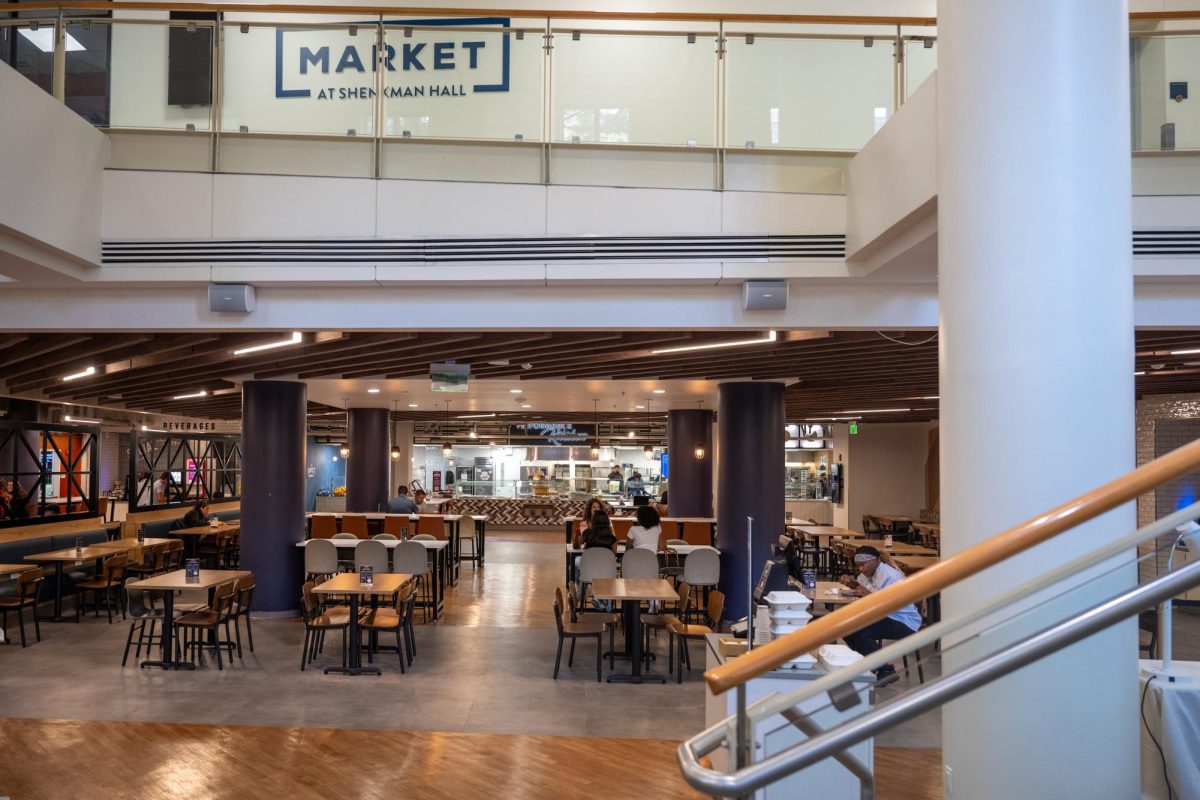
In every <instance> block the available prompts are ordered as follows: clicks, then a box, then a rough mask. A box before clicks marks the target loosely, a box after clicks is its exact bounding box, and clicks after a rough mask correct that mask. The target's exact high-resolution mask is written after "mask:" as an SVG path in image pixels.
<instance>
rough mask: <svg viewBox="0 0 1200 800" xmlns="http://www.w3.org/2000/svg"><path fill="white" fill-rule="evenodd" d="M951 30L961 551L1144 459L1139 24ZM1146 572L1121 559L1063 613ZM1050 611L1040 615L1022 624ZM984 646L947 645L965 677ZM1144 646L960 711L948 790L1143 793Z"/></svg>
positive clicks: (944, 252)
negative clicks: (1137, 215) (1140, 421)
mask: <svg viewBox="0 0 1200 800" xmlns="http://www.w3.org/2000/svg"><path fill="white" fill-rule="evenodd" d="M938 26H939V27H938V50H939V53H938V61H939V63H938V71H937V81H938V85H937V101H938V112H937V113H938V120H937V136H938V142H937V144H938V162H937V167H938V248H939V249H938V265H939V275H938V295H939V306H940V309H941V311H940V313H941V321H940V330H941V337H940V346H941V385H940V394H941V482H942V485H941V503H942V531H943V534H942V536H943V538H942V547H943V551H944V554H952V553H954V552H957V551H960V550H962V549H964V548H966V547H968V546H970V545H972V544H975V543H977V542H979V541H982V540H984V539H986V538H988V537H990V536H992V535H994V534H996V533H998V532H999V531H1001V530H1004V529H1005V528H1008V527H1010V526H1012V525H1014V524H1016V523H1019V522H1021V521H1023V520H1025V519H1029V518H1032V517H1035V516H1036V515H1037V514H1039V513H1040V512H1043V511H1045V510H1047V509H1049V508H1051V507H1053V506H1055V505H1057V504H1058V503H1060V502H1062V501H1063V500H1066V499H1068V498H1070V497H1072V496H1075V495H1077V494H1080V493H1082V492H1084V491H1086V490H1087V489H1090V488H1092V487H1094V486H1096V485H1098V484H1100V483H1103V482H1105V481H1107V480H1110V479H1112V478H1113V477H1115V476H1117V475H1119V474H1121V473H1123V472H1126V471H1127V470H1129V469H1132V468H1133V466H1134V387H1133V353H1134V346H1133V278H1132V255H1131V199H1130V193H1131V186H1130V170H1131V160H1130V119H1129V74H1128V72H1129V68H1128V65H1129V40H1128V28H1129V19H1128V8H1127V6H1126V4H1125V3H1124V2H1101V3H1097V2H1095V0H1051V2H1045V1H1044V0H1042V1H1041V2H1038V1H1036V0H1005V2H980V0H940V2H939V3H938ZM1134 527H1135V516H1134V509H1133V507H1132V506H1128V507H1126V508H1123V509H1120V510H1118V511H1115V512H1113V513H1110V514H1108V515H1106V516H1105V517H1104V518H1102V519H1100V520H1098V521H1096V522H1094V523H1091V524H1088V525H1086V526H1084V527H1083V528H1081V529H1078V530H1076V531H1074V532H1072V533H1070V534H1066V535H1064V536H1061V537H1059V538H1058V539H1057V540H1056V541H1054V542H1051V543H1047V544H1045V545H1043V546H1041V547H1039V548H1037V549H1036V550H1035V551H1033V552H1032V553H1029V554H1026V556H1025V557H1023V558H1019V559H1016V560H1014V561H1013V562H1010V563H1008V564H1006V565H1003V566H1000V567H997V568H994V569H992V570H989V571H987V572H985V573H984V574H983V575H981V576H979V577H977V578H975V579H972V580H970V581H968V582H966V583H964V584H962V585H960V586H959V587H957V588H955V589H954V590H952V591H949V592H946V593H945V594H944V597H943V614H944V615H945V616H953V615H957V614H959V613H961V612H962V611H964V610H967V609H970V608H972V607H977V606H979V605H981V604H982V603H983V602H984V601H985V600H987V599H988V598H991V597H994V596H996V595H998V594H1000V593H1002V592H1004V591H1007V590H1008V589H1010V588H1012V587H1014V586H1016V585H1018V584H1020V583H1021V582H1022V581H1024V580H1026V579H1027V578H1029V577H1030V576H1031V575H1033V574H1036V573H1039V572H1043V571H1045V570H1047V569H1049V568H1051V567H1053V566H1055V565H1058V564H1061V563H1063V562H1066V561H1068V560H1070V559H1072V558H1073V557H1075V556H1077V555H1079V554H1081V553H1083V552H1084V551H1086V550H1088V549H1091V548H1094V547H1096V546H1098V545H1099V544H1101V543H1103V542H1105V541H1108V540H1111V539H1113V538H1115V537H1117V536H1119V535H1122V534H1125V533H1128V532H1129V531H1131V530H1132V529H1133V528H1134ZM1136 577H1137V576H1136V572H1135V570H1134V569H1133V568H1132V567H1129V568H1124V569H1122V570H1120V571H1119V572H1118V574H1116V575H1114V576H1111V577H1109V578H1106V579H1105V580H1104V581H1103V582H1102V583H1101V585H1089V586H1087V587H1085V588H1082V589H1081V590H1080V591H1079V592H1077V593H1076V594H1075V595H1072V597H1071V599H1070V600H1068V601H1063V602H1060V603H1058V604H1057V606H1056V607H1057V608H1062V607H1063V606H1064V605H1067V604H1072V605H1073V607H1083V606H1087V605H1091V604H1093V603H1095V602H1097V601H1099V600H1101V599H1103V598H1105V597H1107V596H1110V595H1111V594H1113V593H1114V592H1116V591H1118V590H1119V589H1120V588H1122V587H1127V586H1130V585H1133V584H1134V583H1135V582H1136ZM1048 621H1049V620H1048V619H1047V615H1046V613H1045V612H1041V613H1040V614H1039V615H1038V618H1037V619H1035V620H1032V621H1031V623H1030V624H1027V625H1024V626H1022V628H1021V630H1022V632H1024V633H1028V632H1029V631H1031V630H1033V629H1035V628H1037V627H1040V626H1042V625H1045V624H1046V623H1047V622H1048ZM1034 623H1036V624H1034ZM1011 633H1012V632H1011V631H1006V632H1005V633H1004V634H1001V636H1000V637H997V636H996V635H995V634H992V635H989V636H988V637H987V639H988V640H989V642H990V643H991V645H992V646H995V642H997V641H1003V636H1005V635H1011ZM946 644H947V645H949V644H950V643H949V642H947V643H946ZM978 648H979V646H978V644H977V643H971V644H967V645H964V646H962V647H961V649H951V650H950V651H949V652H947V653H946V657H945V658H946V663H947V668H948V669H953V668H955V667H956V666H959V665H961V664H963V663H965V662H967V661H969V660H971V659H972V658H974V657H975V656H976V655H978V653H979V652H980V650H979V649H978ZM1137 652H1138V651H1137V640H1136V627H1135V625H1134V624H1133V623H1128V624H1125V625H1122V626H1120V627H1119V628H1118V629H1112V630H1110V631H1108V632H1106V633H1103V634H1100V635H1097V636H1095V637H1092V638H1091V639H1089V640H1087V641H1085V642H1081V643H1080V644H1078V645H1076V646H1074V647H1071V648H1069V649H1066V650H1064V651H1062V652H1060V653H1058V654H1056V655H1055V656H1053V657H1051V658H1049V659H1046V660H1043V661H1041V662H1039V663H1037V664H1034V665H1031V666H1029V667H1027V668H1025V669H1023V670H1021V671H1019V672H1017V673H1015V674H1013V675H1011V676H1009V677H1007V678H1005V679H1004V680H1002V681H999V682H997V683H995V684H993V685H992V686H990V687H987V688H985V689H982V690H979V691H977V692H974V693H973V694H971V695H969V696H967V697H965V698H963V699H961V700H958V701H956V702H954V703H953V704H951V705H950V706H948V707H947V708H945V709H944V711H943V754H944V761H945V767H946V769H947V773H948V774H947V775H946V780H945V783H946V789H947V791H946V797H948V798H968V799H969V800H988V799H989V798H1004V799H1005V800H1009V799H1010V798H1022V800H1032V799H1034V798H1062V797H1087V798H1130V797H1136V796H1137V795H1138V785H1139V780H1138V716H1137Z"/></svg>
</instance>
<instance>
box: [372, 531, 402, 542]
mask: <svg viewBox="0 0 1200 800" xmlns="http://www.w3.org/2000/svg"><path fill="white" fill-rule="evenodd" d="M397 538H398V537H396V536H392V535H391V534H390V533H377V534H375V535H374V536H372V537H371V539H372V540H374V541H376V542H394V541H396V539H397Z"/></svg>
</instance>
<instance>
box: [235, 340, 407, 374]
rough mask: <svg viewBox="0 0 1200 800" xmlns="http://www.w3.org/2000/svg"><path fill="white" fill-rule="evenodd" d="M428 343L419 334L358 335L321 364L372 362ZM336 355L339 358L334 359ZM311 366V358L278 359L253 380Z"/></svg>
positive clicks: (329, 353) (259, 371)
mask: <svg viewBox="0 0 1200 800" xmlns="http://www.w3.org/2000/svg"><path fill="white" fill-rule="evenodd" d="M427 343H428V340H427V339H422V338H421V335H420V334H416V333H402V334H394V333H393V334H359V333H355V334H350V336H349V339H348V340H347V341H346V342H345V343H344V344H343V345H342V346H340V347H338V348H337V349H336V350H330V351H328V352H326V353H325V357H323V358H322V360H321V362H322V364H329V365H333V364H337V363H341V362H355V361H361V360H370V359H372V358H380V357H383V356H386V355H387V354H388V353H393V352H397V353H398V352H402V351H404V350H411V349H413V348H414V347H422V346H425V345H426V344H427ZM363 350H371V352H370V353H368V354H365V355H364V354H363V353H362V352H361V351H363ZM335 353H336V354H338V355H337V356H336V357H333V356H334V354H335ZM310 366H312V357H311V355H299V356H295V357H292V358H285V359H279V360H277V361H275V362H274V363H272V364H271V365H270V366H269V367H267V368H266V369H262V370H258V371H256V372H255V373H254V377H255V378H256V379H263V378H275V377H279V376H280V375H291V374H293V373H295V372H298V371H300V370H301V369H304V368H306V367H310Z"/></svg>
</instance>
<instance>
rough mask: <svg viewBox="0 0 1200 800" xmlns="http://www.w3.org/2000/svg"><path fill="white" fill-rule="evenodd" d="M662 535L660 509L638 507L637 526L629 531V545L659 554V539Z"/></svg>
mask: <svg viewBox="0 0 1200 800" xmlns="http://www.w3.org/2000/svg"><path fill="white" fill-rule="evenodd" d="M661 535H662V525H661V520H660V519H659V517H658V509H656V508H654V506H638V509H637V525H634V526H633V527H632V528H630V529H629V543H630V544H631V545H632V546H634V547H642V548H645V549H646V550H651V551H653V552H655V553H657V552H658V538H659V537H660V536H661Z"/></svg>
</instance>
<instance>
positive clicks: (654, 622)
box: [642, 581, 692, 664]
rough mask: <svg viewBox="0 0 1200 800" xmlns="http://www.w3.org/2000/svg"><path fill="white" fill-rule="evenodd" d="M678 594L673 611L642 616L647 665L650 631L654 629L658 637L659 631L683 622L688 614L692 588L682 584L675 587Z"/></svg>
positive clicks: (664, 610) (648, 661)
mask: <svg viewBox="0 0 1200 800" xmlns="http://www.w3.org/2000/svg"><path fill="white" fill-rule="evenodd" d="M675 591H676V592H678V595H679V596H678V599H677V600H676V601H675V607H674V608H672V609H667V608H664V609H662V610H661V611H660V612H658V613H656V614H642V633H643V635H644V636H645V637H646V641H645V643H644V645H643V646H642V652H643V653H645V654H646V663H647V664H649V663H650V656H649V653H650V629H651V628H653V629H655V630H654V635H655V636H657V635H658V629H660V628H662V629H664V630H665V629H666V627H667V625H669V624H671V623H672V622H682V621H683V620H684V619H685V618H686V616H687V612H688V606H689V605H691V602H692V587H690V586H688V585H687V584H686V583H684V582H682V581H681V582H680V583H679V585H678V586H676V587H675Z"/></svg>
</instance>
